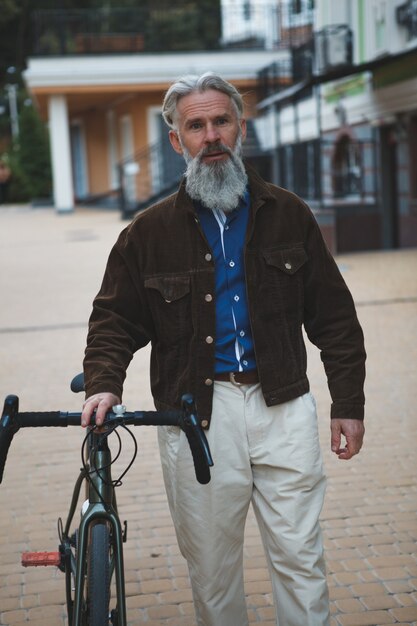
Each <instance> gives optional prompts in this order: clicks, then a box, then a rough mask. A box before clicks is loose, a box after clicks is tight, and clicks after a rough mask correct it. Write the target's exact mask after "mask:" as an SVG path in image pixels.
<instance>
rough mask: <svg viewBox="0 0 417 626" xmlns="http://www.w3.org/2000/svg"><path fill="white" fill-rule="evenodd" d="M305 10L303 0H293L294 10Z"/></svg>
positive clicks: (295, 11)
mask: <svg viewBox="0 0 417 626" xmlns="http://www.w3.org/2000/svg"><path fill="white" fill-rule="evenodd" d="M302 10H303V3H302V0H292V12H293V13H301V12H302Z"/></svg>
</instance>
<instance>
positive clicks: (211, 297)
mask: <svg viewBox="0 0 417 626" xmlns="http://www.w3.org/2000/svg"><path fill="white" fill-rule="evenodd" d="M204 300H205V301H206V302H211V301H212V300H213V296H212V295H211V293H206V295H205V296H204Z"/></svg>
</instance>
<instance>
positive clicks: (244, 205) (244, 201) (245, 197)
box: [194, 187, 250, 222]
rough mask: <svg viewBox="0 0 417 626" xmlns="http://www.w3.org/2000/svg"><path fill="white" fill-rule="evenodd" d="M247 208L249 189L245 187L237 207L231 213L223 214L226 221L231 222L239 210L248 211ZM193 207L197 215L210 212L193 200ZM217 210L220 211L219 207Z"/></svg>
mask: <svg viewBox="0 0 417 626" xmlns="http://www.w3.org/2000/svg"><path fill="white" fill-rule="evenodd" d="M249 206H250V193H249V188H248V187H246V189H245V192H244V194H243V196H242V197H241V198H240V200H239V204H238V205H237V207H236V208H235V209H233V211H230V212H229V213H226V214H225V215H226V217H227V221H228V222H230V221H231V220H233V219H234V217H236V215H237V213H238V212H239V211H240V210H241V209H248V208H249ZM194 207H195V210H196V212H197V213H202V212H205V211H211V209H208V208H207V207H206V206H204V204H202V202H199V201H198V200H194ZM219 209H220V210H221V207H219Z"/></svg>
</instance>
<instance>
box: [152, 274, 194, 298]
mask: <svg viewBox="0 0 417 626" xmlns="http://www.w3.org/2000/svg"><path fill="white" fill-rule="evenodd" d="M145 287H146V288H147V289H156V290H157V291H159V293H160V294H161V296H162V297H163V298H164V300H165V301H166V302H173V301H174V300H179V299H180V298H182V297H183V296H185V295H186V294H187V293H188V292H189V291H190V277H189V276H151V277H150V278H146V279H145Z"/></svg>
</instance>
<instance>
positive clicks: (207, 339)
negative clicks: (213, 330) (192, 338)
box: [206, 335, 214, 343]
mask: <svg viewBox="0 0 417 626" xmlns="http://www.w3.org/2000/svg"><path fill="white" fill-rule="evenodd" d="M213 341H214V339H213V337H210V335H209V336H208V337H206V343H213Z"/></svg>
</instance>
